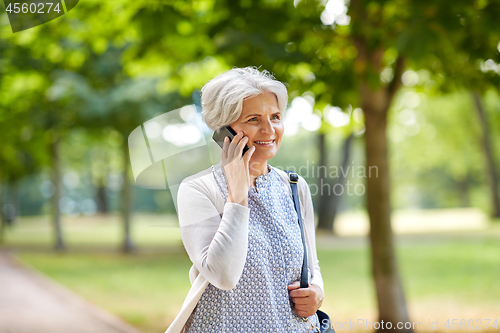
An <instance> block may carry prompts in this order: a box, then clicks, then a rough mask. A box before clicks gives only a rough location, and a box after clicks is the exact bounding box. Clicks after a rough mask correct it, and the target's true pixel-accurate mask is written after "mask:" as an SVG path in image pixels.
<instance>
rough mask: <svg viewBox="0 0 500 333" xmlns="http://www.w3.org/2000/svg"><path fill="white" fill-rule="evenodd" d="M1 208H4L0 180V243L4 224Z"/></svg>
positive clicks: (2, 237) (2, 239)
mask: <svg viewBox="0 0 500 333" xmlns="http://www.w3.org/2000/svg"><path fill="white" fill-rule="evenodd" d="M3 209H4V193H3V183H1V182H0V244H3V243H4V234H5V224H6V221H5V217H4V212H3Z"/></svg>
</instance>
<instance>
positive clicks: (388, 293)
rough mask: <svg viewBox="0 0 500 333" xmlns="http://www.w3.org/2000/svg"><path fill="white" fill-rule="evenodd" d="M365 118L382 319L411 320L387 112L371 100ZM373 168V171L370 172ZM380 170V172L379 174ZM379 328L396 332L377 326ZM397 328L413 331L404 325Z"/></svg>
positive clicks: (374, 256)
mask: <svg viewBox="0 0 500 333" xmlns="http://www.w3.org/2000/svg"><path fill="white" fill-rule="evenodd" d="M363 110H364V112H365V118H366V132H365V141H366V170H367V176H368V178H367V206H368V214H369V216H370V245H371V255H372V271H373V278H374V282H375V290H376V293H377V301H378V308H379V322H380V323H381V322H382V320H383V321H384V322H385V323H387V322H391V323H392V327H393V328H395V327H396V325H397V323H398V322H404V323H406V322H408V321H409V318H408V311H407V309H406V302H405V297H404V293H403V288H402V285H401V280H400V277H399V273H398V266H397V262H396V256H395V253H394V240H393V235H392V229H391V207H390V191H389V189H390V182H389V165H388V158H387V157H388V156H387V135H386V116H387V113H386V112H376V111H375V112H374V111H373V110H370V108H369V107H368V104H366V105H364V107H363ZM370 170H371V175H370ZM377 172H378V175H377ZM377 332H394V330H391V329H382V328H380V329H378V330H377ZM397 332H413V330H412V329H401V330H397Z"/></svg>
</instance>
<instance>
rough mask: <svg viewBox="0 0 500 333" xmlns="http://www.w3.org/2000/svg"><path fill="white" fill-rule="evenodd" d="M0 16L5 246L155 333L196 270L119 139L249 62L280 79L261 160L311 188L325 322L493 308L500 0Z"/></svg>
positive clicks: (365, 0)
mask: <svg viewBox="0 0 500 333" xmlns="http://www.w3.org/2000/svg"><path fill="white" fill-rule="evenodd" d="M0 9H1V10H0V212H1V219H2V220H1V221H2V223H1V229H0V247H1V249H2V250H3V251H7V252H10V253H14V254H15V255H16V256H17V257H19V258H20V259H21V260H22V261H23V262H25V263H26V264H28V265H31V266H32V267H34V268H36V269H37V270H39V271H41V272H42V273H44V274H46V275H48V276H50V277H51V278H53V279H54V280H56V281H58V282H59V283H61V284H63V285H65V286H67V287H69V288H70V289H72V290H74V291H76V292H77V293H78V294H80V295H82V296H83V297H85V298H86V299H87V300H89V301H91V302H93V303H94V304H96V305H98V306H99V307H102V308H103V309H105V310H107V311H109V312H111V313H113V314H115V315H117V316H118V317H120V318H121V319H123V320H124V321H126V322H128V323H129V324H131V325H133V326H135V327H136V328H138V329H139V330H141V331H143V332H162V331H163V330H165V329H166V328H167V327H168V325H169V324H170V323H171V322H172V320H173V318H174V317H175V315H176V314H177V313H178V311H179V310H180V307H181V305H182V301H183V299H184V297H185V295H186V294H187V291H188V290H189V287H190V284H189V279H188V270H189V267H190V266H191V264H190V261H189V258H188V257H187V255H186V254H185V251H184V248H183V246H182V242H181V239H180V233H179V229H178V222H177V216H176V211H175V207H174V203H173V200H172V195H171V194H170V192H169V191H168V190H151V189H144V188H141V187H138V186H137V185H135V184H134V178H133V176H132V172H131V164H130V158H129V149H128V144H127V142H128V136H129V134H130V133H131V132H132V131H133V130H134V129H135V128H137V127H138V126H141V124H143V123H144V122H146V121H148V120H150V119H152V118H154V117H156V116H159V115H162V114H164V113H166V112H169V111H171V110H175V109H178V108H181V107H183V106H185V105H190V104H199V90H200V88H201V87H202V86H203V85H204V84H205V83H206V82H207V81H208V80H210V79H211V78H213V77H215V76H216V75H218V74H220V73H222V72H224V71H226V70H228V69H231V68H232V67H244V66H256V67H258V68H259V69H261V70H264V69H266V70H268V71H270V72H271V73H273V74H274V75H275V77H276V79H278V80H280V81H282V82H284V83H285V84H286V85H287V88H288V92H289V97H290V98H289V109H288V111H287V115H286V117H285V137H284V139H283V143H282V146H281V149H280V151H279V153H278V155H277V156H276V157H275V158H274V159H273V160H271V161H270V162H271V164H272V165H274V166H277V167H281V168H283V169H296V170H297V171H298V172H299V174H301V175H302V176H303V177H304V178H306V180H307V181H308V183H309V184H310V187H311V192H312V194H313V200H314V203H315V210H316V218H317V221H318V239H317V242H318V255H319V260H320V266H321V268H322V272H323V278H324V280H325V294H326V295H325V296H326V297H325V302H324V305H323V308H324V309H325V310H326V311H327V312H328V313H329V314H330V316H331V317H332V319H333V320H334V322H337V321H338V322H340V323H342V322H349V320H353V321H356V320H357V319H363V320H370V321H372V322H373V321H375V320H377V319H379V320H380V319H381V318H388V317H387V316H389V319H391V320H392V319H394V320H396V319H397V320H399V319H401V318H402V319H405V318H408V317H407V316H409V318H410V319H411V321H412V322H421V323H422V328H421V329H416V331H422V332H426V331H436V330H432V329H429V325H428V322H429V320H430V321H435V320H437V319H439V320H440V327H439V328H440V331H446V330H448V329H449V330H452V329H451V325H450V327H448V328H446V327H443V326H442V324H444V323H445V321H446V319H458V321H460V320H462V319H464V320H466V321H468V320H469V319H473V320H474V321H476V320H484V319H491V320H492V323H493V321H494V320H495V319H498V320H499V321H500V318H498V314H499V313H500V311H499V310H500V298H499V297H498V296H499V295H500V286H499V284H498V282H497V280H498V277H499V276H500V268H499V267H500V265H498V263H499V261H500V248H499V240H500V198H499V193H500V192H499V184H498V183H499V181H500V178H499V177H500V95H499V88H500V80H499V74H500V65H499V63H500V37H499V36H500V25H499V24H498V17H500V2H499V1H490V0H475V1H456V0H454V1H451V0H444V1H440V2H437V3H429V2H422V1H413V0H358V1H355V0H351V1H350V2H349V1H348V0H319V1H311V0H294V1H291V0H286V1H285V0H257V1H251V0H236V1H230V0H220V1H219V0H199V1H173V0H172V1H160V0H157V1H156V0H155V1H154V0H134V1H132V0H112V1H94V0H84V1H80V2H79V3H78V5H77V6H76V7H75V8H74V9H73V10H71V12H68V13H67V14H66V15H64V16H62V17H59V18H57V19H55V20H53V21H50V22H48V23H45V24H43V25H41V26H37V27H34V28H31V29H28V30H24V31H21V32H17V33H13V32H12V29H11V27H10V25H9V19H8V17H7V13H6V11H5V7H4V6H3V4H0ZM370 166H371V167H376V168H375V169H370ZM369 171H371V172H372V173H373V174H371V175H370V174H369ZM162 181H163V180H162ZM384 258H385V259H384ZM381 267H385V268H386V269H385V270H384V269H383V268H381ZM384 276H385V277H388V279H389V281H390V285H391V286H396V287H395V289H397V290H398V291H397V292H396V294H395V295H394V294H391V295H389V294H388V295H385V294H384V293H385V292H386V291H384V290H383V288H382V289H381V287H380V283H381V282H380V281H381V279H383V278H384ZM384 295H385V296H384ZM384 297H386V298H387V299H389V300H392V301H389V303H390V304H389V303H384V302H383V301H381V300H383V299H384ZM394 309H403V311H395V310H394ZM395 312H397V313H398V314H397V315H395V317H391V316H392V315H390V313H395ZM388 313H389V315H388ZM495 316H497V317H496V318H495ZM441 323H442V324H441ZM482 327H483V329H484V328H485V325H483V326H482ZM468 328H469V329H470V328H471V327H468ZM461 329H465V326H464V328H461ZM374 330H375V329H370V328H369V327H368V328H366V327H365V326H363V327H361V328H359V327H358V328H357V329H352V328H351V329H340V330H339V329H338V330H337V331H338V332H339V331H340V332H342V331H360V332H363V331H374ZM465 330H467V329H465ZM488 330H492V331H497V330H496V329H495V328H491V327H489V328H488V329H486V331H488Z"/></svg>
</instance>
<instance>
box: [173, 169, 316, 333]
mask: <svg viewBox="0 0 500 333" xmlns="http://www.w3.org/2000/svg"><path fill="white" fill-rule="evenodd" d="M216 167H220V163H219V165H217V166H216ZM273 169H274V170H275V171H276V172H277V173H278V174H279V176H280V177H281V178H282V180H283V181H284V182H285V183H287V184H289V181H288V175H287V174H286V172H284V171H282V170H279V169H276V168H274V167H273ZM288 188H289V190H290V195H291V193H292V192H291V189H290V187H289V186H288ZM298 190H299V198H300V208H301V213H302V220H303V222H304V233H305V239H306V244H307V249H308V262H309V270H310V272H311V281H310V284H315V285H318V286H319V287H320V288H321V290H323V291H324V289H323V279H322V278H321V272H320V269H319V265H318V258H317V255H316V241H315V233H314V230H315V225H314V211H313V205H312V199H311V193H310V190H309V186H308V185H307V183H306V181H305V180H304V179H303V178H302V177H299V183H298ZM177 211H178V215H179V226H180V231H181V236H182V241H183V243H184V247H185V248H186V251H187V253H188V255H189V258H190V259H191V261H192V262H193V266H192V267H191V269H190V270H189V279H190V281H191V289H190V290H189V292H188V294H187V296H186V299H185V300H184V304H183V305H182V308H181V311H180V313H179V314H178V315H177V317H176V318H175V319H174V321H173V322H172V324H171V325H170V326H169V328H168V329H167V330H166V332H165V333H180V332H186V331H187V330H186V328H185V327H184V326H185V324H186V321H187V320H188V318H189V316H190V315H191V313H192V311H193V310H194V308H195V307H196V304H197V303H198V301H199V300H200V298H201V295H202V294H203V292H204V291H205V288H206V287H207V285H208V284H209V283H211V284H212V285H214V286H215V287H217V288H219V289H224V290H229V289H233V288H234V287H235V286H236V284H237V283H238V281H239V279H240V276H241V273H242V271H243V267H244V265H245V261H246V255H247V245H248V221H249V214H250V209H249V208H248V207H245V206H242V205H239V204H236V203H227V204H226V203H225V202H224V199H223V197H222V193H221V191H220V189H219V187H218V185H217V183H216V181H215V178H214V175H213V173H212V168H209V169H206V170H204V171H202V172H200V173H198V174H196V175H194V176H191V177H188V178H186V179H185V180H184V181H183V182H182V184H181V185H180V187H179V191H178V195H177Z"/></svg>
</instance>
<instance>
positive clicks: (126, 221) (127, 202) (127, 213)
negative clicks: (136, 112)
mask: <svg viewBox="0 0 500 333" xmlns="http://www.w3.org/2000/svg"><path fill="white" fill-rule="evenodd" d="M123 141H124V142H123V144H122V149H123V187H122V196H121V206H122V207H121V208H122V218H123V227H124V237H125V239H124V242H123V251H124V252H126V253H129V252H133V251H134V250H135V246H134V244H133V242H132V238H131V236H130V225H131V218H132V187H131V184H130V158H129V152H128V144H127V143H128V140H127V138H126V137H125V139H124V140H123Z"/></svg>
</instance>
